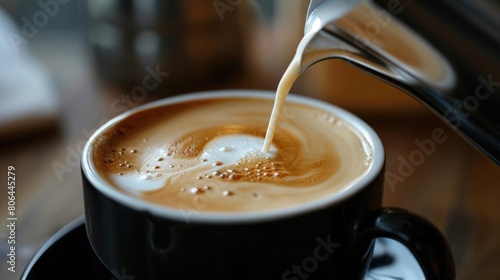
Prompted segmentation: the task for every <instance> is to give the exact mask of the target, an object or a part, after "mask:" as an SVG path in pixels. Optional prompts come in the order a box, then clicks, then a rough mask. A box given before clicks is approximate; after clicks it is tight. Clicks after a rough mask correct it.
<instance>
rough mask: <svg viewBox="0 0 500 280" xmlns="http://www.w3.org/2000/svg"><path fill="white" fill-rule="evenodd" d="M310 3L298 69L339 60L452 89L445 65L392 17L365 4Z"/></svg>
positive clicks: (412, 82)
mask: <svg viewBox="0 0 500 280" xmlns="http://www.w3.org/2000/svg"><path fill="white" fill-rule="evenodd" d="M313 2H314V3H316V6H313V5H314V3H311V4H312V5H311V6H310V9H309V12H308V16H307V18H306V25H305V36H304V41H306V42H303V46H302V47H303V52H302V58H301V66H302V69H303V70H305V69H306V68H308V67H310V66H311V65H313V64H314V63H316V62H319V61H322V60H324V59H329V58H340V59H344V60H347V61H349V62H351V63H353V64H356V65H358V66H360V67H362V68H365V69H368V70H370V71H373V72H375V73H377V74H378V75H379V76H380V77H381V78H382V79H384V78H385V79H390V80H396V81H399V82H401V83H404V84H407V85H416V84H425V85H426V86H430V87H434V88H437V89H440V90H446V89H448V88H452V87H453V85H454V83H455V79H456V77H455V74H454V72H453V68H452V67H451V66H450V64H449V63H448V61H447V60H446V59H445V58H444V57H443V56H442V55H441V54H440V53H439V52H438V51H437V50H436V49H434V48H433V46H431V45H430V44H428V43H427V42H426V40H425V39H424V38H422V37H421V36H420V35H419V34H417V33H416V32H414V31H413V30H411V29H410V28H407V27H406V26H405V24H404V23H402V22H401V21H399V20H398V18H396V17H395V15H394V14H392V13H390V12H389V11H387V10H385V9H382V8H381V7H380V6H378V5H377V4H374V3H373V2H372V1H369V0H354V1H333V0H330V1H313ZM332 11H335V12H332ZM396 11H397V10H396Z"/></svg>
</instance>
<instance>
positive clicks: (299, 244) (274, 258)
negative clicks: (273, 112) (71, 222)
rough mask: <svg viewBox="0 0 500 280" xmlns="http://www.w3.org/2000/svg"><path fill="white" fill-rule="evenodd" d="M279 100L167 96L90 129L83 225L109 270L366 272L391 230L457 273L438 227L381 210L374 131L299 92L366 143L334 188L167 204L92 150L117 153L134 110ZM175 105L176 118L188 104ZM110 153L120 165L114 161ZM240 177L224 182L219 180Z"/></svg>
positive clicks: (254, 274)
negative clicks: (365, 154) (121, 178)
mask: <svg viewBox="0 0 500 280" xmlns="http://www.w3.org/2000/svg"><path fill="white" fill-rule="evenodd" d="M273 97H274V93H273V92H263V91H255V90H231V91H212V92H200V93H193V94H187V95H183V96H179V97H172V98H167V99H164V100H160V101H156V102H153V103H150V104H147V105H144V106H142V107H138V108H135V109H133V110H131V111H129V112H126V113H124V114H122V115H120V116H118V117H116V118H114V119H113V120H111V121H110V122H108V123H107V124H105V125H103V126H102V127H101V128H100V129H99V130H97V131H96V132H95V133H94V135H93V136H92V137H91V138H90V139H89V141H88V143H87V145H86V146H85V148H84V151H83V156H82V179H83V190H84V200H85V221H86V222H85V224H86V229H87V234H88V237H89V241H90V243H91V245H92V248H93V249H94V251H95V253H96V255H97V256H98V258H99V259H100V261H101V262H102V263H103V264H104V265H105V266H106V267H107V268H108V270H109V271H112V272H113V273H115V275H116V276H117V277H122V275H121V273H122V272H124V271H125V272H126V274H127V275H130V276H134V277H136V278H135V279H290V280H292V279H293V280H296V279H363V277H364V275H365V273H366V271H367V269H368V267H369V265H370V261H371V258H372V253H373V245H374V240H375V238H377V237H389V238H393V239H396V240H398V241H400V242H402V243H403V244H404V245H405V246H407V247H408V249H409V250H410V251H411V252H412V253H413V254H414V255H415V257H416V259H417V260H418V262H419V263H420V265H421V267H422V269H423V271H424V274H425V275H426V278H427V279H454V277H455V269H454V263H453V258H452V255H451V252H450V249H449V246H448V244H447V242H446V240H445V239H444V238H443V236H442V235H441V234H440V232H439V230H438V229H437V228H435V227H434V226H433V225H432V224H431V223H429V222H428V221H426V220H425V219H423V218H422V217H419V216H417V215H414V214H411V213H408V212H407V211H405V210H403V209H395V208H383V207H382V194H383V174H384V149H383V146H382V143H381V141H380V139H379V137H378V136H377V134H376V133H375V132H374V131H373V130H372V129H371V128H370V127H369V126H368V125H367V124H366V123H364V122H363V121H362V120H361V119H359V118H358V117H356V116H354V115H352V114H350V113H349V112H346V111H345V110H343V109H341V108H338V107H336V106H333V105H331V104H327V103H324V102H320V101H318V100H314V99H311V98H306V97H302V96H297V95H291V96H289V97H288V99H287V102H288V103H289V104H300V106H306V107H309V108H312V109H314V110H316V111H318V110H319V111H322V112H327V113H328V114H331V115H333V116H335V118H338V119H340V120H342V122H343V123H344V124H345V125H347V126H349V127H350V128H351V129H352V130H353V131H355V132H356V134H357V135H358V137H361V138H362V139H363V141H366V144H367V145H368V147H370V149H369V150H370V152H369V153H370V159H369V163H368V164H367V163H366V162H365V163H363V162H360V163H359V165H363V164H365V165H366V168H364V169H363V171H362V172H361V173H359V174H358V175H356V176H355V179H352V180H348V181H346V182H344V183H341V184H342V186H332V188H334V189H335V190H332V191H330V192H328V191H326V192H322V193H321V195H320V196H314V195H311V197H310V198H307V199H298V200H295V201H297V202H295V203H292V204H289V203H288V204H284V205H283V206H277V207H263V209H262V210H259V207H254V208H251V209H252V210H248V211H246V210H244V209H243V210H238V211H232V210H228V209H225V210H221V211H217V210H213V209H204V208H200V209H197V208H185V207H175V205H174V206H172V205H171V204H167V205H162V204H161V203H160V204H158V203H156V202H154V201H149V200H146V199H144V196H143V195H142V194H141V192H136V191H130V184H128V185H127V188H124V189H121V188H120V186H118V187H117V186H116V183H115V182H114V181H113V180H110V179H109V178H108V177H107V176H106V175H105V174H107V173H106V172H108V171H109V170H111V169H109V168H106V167H105V166H103V165H102V164H100V163H99V162H97V161H98V159H101V158H102V155H100V156H98V157H97V158H98V159H96V156H95V155H96V153H98V152H102V151H105V152H106V151H108V152H109V153H111V150H113V151H114V152H117V151H116V150H115V149H111V148H109V146H110V145H111V144H110V143H112V141H110V142H109V143H108V142H107V141H109V135H114V134H112V133H110V132H111V131H113V130H115V129H116V128H117V127H120V125H123V124H124V123H125V124H126V123H127V121H128V120H130V119H133V118H135V117H136V116H138V115H141V114H143V115H144V114H145V115H148V112H153V111H154V110H159V109H161V108H163V107H165V108H167V107H168V108H182V107H183V106H185V105H186V104H189V103H193V102H195V103H199V102H208V101H209V102H211V103H218V102H225V101H224V100H227V99H239V100H249V101H252V102H255V101H259V102H260V101H262V104H266V103H271V104H272V100H273ZM263 106H264V105H263ZM233 109H234V108H233ZM228 110H229V109H228ZM242 110H243V111H244V109H243V108H242ZM314 110H313V111H314ZM174 111H175V110H174ZM175 112H176V113H172V114H173V115H172V116H170V117H177V114H181V113H182V112H184V110H179V113H177V111H175ZM218 113H219V114H224V109H220V111H219V112H218ZM269 114H270V112H269ZM155 115H156V114H155ZM304 117H305V116H304ZM299 118H300V116H299ZM227 120H228V122H229V123H231V118H227ZM208 121H209V120H207V122H208ZM174 122H175V121H174ZM199 122H201V123H203V120H200V121H199ZM147 125H149V124H147V123H144V127H147ZM311 125H312V124H311ZM285 129H286V128H285ZM172 133H174V132H173V131H172ZM167 134H168V133H167ZM106 147H108V148H109V149H106ZM309 147H312V149H314V148H315V145H309ZM106 159H107V162H112V163H115V162H114V160H115V159H116V158H114V157H113V158H106ZM110 159H111V160H110ZM117 164H118V163H117ZM353 166H355V165H353ZM350 168H354V167H350ZM143 171H144V170H139V169H138V170H137V172H138V173H140V172H143ZM144 172H146V171H144ZM147 172H149V171H147ZM329 172H334V171H329ZM335 172H336V171H335ZM180 173H182V171H181V172H180ZM103 174H104V175H103ZM120 174H121V172H120ZM356 174H357V173H356ZM327 175H328V174H327ZM327 177H328V176H327ZM221 178H222V177H221ZM164 184H165V185H166V186H165V188H175V187H176V186H169V185H168V183H164ZM236 184H239V182H231V181H226V182H224V185H223V186H224V188H231V187H233V186H234V187H236ZM256 184H257V188H258V187H259V186H258V184H259V183H256ZM118 185H119V184H118ZM282 188H283V187H282ZM181 189H182V188H179V191H181ZM220 191H224V190H222V189H221V190H220ZM314 191H316V189H313V192H314ZM319 191H323V190H322V189H321V190H320V189H318V192H319ZM284 193H285V194H286V196H290V194H289V193H286V191H284ZM238 194H240V192H239V190H238V189H236V191H235V197H236V196H237V195H238ZM284 196H285V195H284ZM213 197H215V199H217V197H216V196H215V195H214V196H213ZM274 199H276V200H279V199H280V198H279V197H278V198H274ZM263 201H265V200H263ZM252 203H253V202H252ZM266 203H267V202H266ZM265 205H267V204H265ZM278 205H280V204H279V203H278Z"/></svg>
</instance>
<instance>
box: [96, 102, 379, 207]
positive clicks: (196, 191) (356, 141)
mask: <svg viewBox="0 0 500 280" xmlns="http://www.w3.org/2000/svg"><path fill="white" fill-rule="evenodd" d="M201 98H202V97H201ZM272 107H273V100H272V99H264V98H252V97H237V96H235V97H220V98H209V99H193V100H188V101H183V102H180V103H174V104H167V105H162V106H159V107H154V108H149V109H145V110H142V111H139V112H137V113H135V114H133V115H131V116H128V117H127V118H125V119H123V120H121V121H120V122H118V123H116V124H115V125H114V126H112V127H110V128H109V129H108V130H107V131H106V132H104V133H103V134H101V135H100V136H99V137H98V138H96V140H95V141H94V143H93V145H92V158H93V162H94V165H95V167H96V169H97V171H98V172H99V173H100V175H101V176H102V177H103V178H105V180H106V181H108V182H109V183H110V184H111V185H112V186H113V187H115V188H117V189H118V190H121V191H123V192H125V193H128V194H129V195H132V196H136V197H139V198H141V199H143V200H146V201H149V202H152V203H155V204H159V205H163V206H168V207H172V208H177V209H182V210H188V211H208V212H253V211H265V210H269V209H277V208H285V207H290V206H295V205H298V204H302V203H305V202H309V201H313V200H316V199H320V198H322V197H325V196H329V195H332V194H335V193H338V192H341V191H343V190H345V189H346V188H348V186H349V185H350V184H351V183H353V182H354V181H356V180H358V179H359V178H360V177H361V176H362V175H363V174H364V173H365V172H366V171H367V169H368V168H369V166H370V165H371V163H372V148H371V147H370V146H369V144H368V142H367V140H366V139H364V138H363V137H362V136H361V135H360V134H359V133H358V132H356V131H355V130H354V129H353V128H352V127H351V126H350V125H349V124H348V123H345V122H344V120H342V119H339V118H338V117H337V116H335V115H333V114H332V113H330V112H328V111H324V110H323V109H319V108H314V107H312V106H311V105H307V104H298V103H294V102H288V101H287V104H286V105H285V107H284V110H283V113H282V115H281V117H280V119H279V125H278V126H277V129H276V131H275V136H274V139H273V142H272V146H271V148H270V151H269V152H266V153H264V152H262V150H261V147H262V145H263V143H264V136H265V133H266V127H267V124H268V121H269V113H270V112H271V110H272Z"/></svg>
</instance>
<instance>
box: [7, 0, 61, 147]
mask: <svg viewBox="0 0 500 280" xmlns="http://www.w3.org/2000/svg"><path fill="white" fill-rule="evenodd" d="M17 36H20V37H17ZM16 38H17V39H20V38H22V33H21V31H20V29H19V28H18V27H17V26H16V25H15V23H14V22H13V21H12V19H11V18H10V17H9V16H8V15H7V13H5V11H3V10H2V9H1V8H0V139H7V138H12V137H17V136H19V135H20V134H27V133H29V132H31V131H35V130H36V131H39V130H43V129H44V128H45V127H48V126H49V125H54V123H55V122H56V121H57V119H58V118H59V107H60V106H59V105H60V104H59V98H58V96H57V92H56V90H55V86H54V85H53V84H52V80H51V77H50V75H49V73H48V72H47V70H46V69H45V68H44V67H43V66H42V65H41V64H40V62H39V61H37V60H36V59H35V58H34V57H33V56H32V55H30V54H29V52H28V50H27V49H26V45H27V44H23V47H24V48H23V49H17V48H16V45H15V43H14V42H15V39H16ZM18 46H20V45H18Z"/></svg>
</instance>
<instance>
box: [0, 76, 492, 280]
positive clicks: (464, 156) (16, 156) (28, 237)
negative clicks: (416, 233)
mask: <svg viewBox="0 0 500 280" xmlns="http://www.w3.org/2000/svg"><path fill="white" fill-rule="evenodd" d="M91 73H92V70H91V68H83V69H82V71H81V72H80V73H78V75H76V76H75V77H74V79H73V81H72V82H71V83H68V84H66V85H65V87H62V88H61V100H62V103H63V112H62V118H61V123H60V127H59V129H58V130H51V131H49V132H47V133H45V134H37V135H32V136H30V137H28V138H23V139H18V140H16V141H13V142H12V141H11V142H9V143H5V144H2V145H1V147H0V154H1V157H0V167H1V168H2V172H0V173H1V176H0V178H1V179H0V180H1V182H3V183H2V185H3V186H5V182H6V180H7V179H6V170H7V166H9V165H12V166H14V167H15V168H16V177H17V187H16V190H17V194H16V195H17V196H16V201H17V206H18V208H17V217H18V222H17V227H16V233H17V236H16V238H17V244H18V245H17V251H16V254H17V268H18V270H17V271H18V272H16V273H15V274H13V273H10V272H7V271H6V267H7V265H6V261H5V260H6V250H7V247H6V243H5V241H6V239H5V237H6V234H7V233H6V229H5V226H4V225H3V224H4V223H5V221H6V215H7V214H6V211H5V206H6V205H7V199H6V195H5V194H6V189H5V187H4V188H2V190H1V192H2V194H1V195H0V206H1V207H2V208H1V209H2V210H1V211H0V221H2V222H1V223H2V226H1V227H0V228H1V230H0V240H1V242H0V246H1V250H0V252H1V255H0V279H18V278H19V276H20V273H21V271H22V268H23V267H24V266H25V265H26V264H27V262H28V260H29V259H30V258H31V256H32V255H33V254H34V253H35V252H36V250H37V249H38V248H39V247H40V246H41V245H42V243H43V242H44V241H45V240H47V238H48V237H49V236H51V235H52V234H53V233H54V232H56V231H57V230H58V229H60V228H61V227H63V226H64V225H65V224H67V223H68V222H70V221H71V220H73V219H75V218H77V217H78V216H80V215H82V213H83V200H82V190H81V185H80V180H81V176H80V171H79V162H78V161H79V153H80V151H81V147H82V145H83V143H84V142H85V140H86V139H87V138H88V136H89V135H90V133H91V132H92V131H93V130H95V129H96V128H97V127H98V126H99V124H100V123H101V122H103V121H105V120H106V119H107V118H109V117H111V116H113V115H116V114H117V113H119V112H117V111H116V110H111V109H110V108H112V107H111V106H112V103H113V101H116V100H118V98H120V95H121V92H119V91H116V90H113V89H110V88H107V87H100V86H99V84H98V83H97V82H96V81H95V79H94V78H93V77H92V74H91ZM254 74H255V73H254ZM256 75H257V74H256ZM256 80H261V81H263V80H264V78H263V77H262V76H259V75H257V76H254V77H253V79H250V78H249V77H248V76H246V77H243V78H240V79H237V80H234V81H232V82H229V83H227V84H225V85H219V86H220V87H221V88H222V87H224V88H237V87H240V88H251V87H253V88H266V89H273V88H274V86H275V84H276V82H277V81H276V75H275V76H274V77H273V78H272V79H270V80H267V81H266V82H262V83H255V81H256ZM215 87H217V86H215ZM298 90H301V89H297V92H298ZM389 98H390V97H389ZM412 106H414V105H412ZM416 106H420V105H416ZM354 110H355V111H356V108H354ZM417 111H418V112H416V113H409V114H402V113H401V112H398V113H391V112H390V111H386V112H382V113H376V112H370V113H363V111H362V110H360V111H358V112H356V113H359V114H360V115H361V117H362V118H363V119H365V120H366V121H367V122H368V123H369V124H370V125H372V126H373V127H374V129H375V130H376V131H377V132H378V133H379V135H380V137H381V138H382V141H383V142H384V145H385V148H386V154H387V172H391V173H392V174H396V175H398V174H399V175H400V178H399V180H395V181H391V182H386V187H385V198H384V204H385V205H386V206H397V207H403V208H406V209H408V210H410V211H413V212H415V213H418V214H420V215H422V216H424V217H426V218H427V219H429V220H430V221H431V222H432V223H434V224H435V225H436V226H437V227H438V228H439V229H440V230H441V231H442V232H443V233H444V235H445V236H446V238H447V239H448V241H449V243H450V245H451V248H452V251H453V255H454V257H455V261H456V267H457V273H458V276H459V279H500V266H499V265H498V263H499V261H500V211H499V205H500V203H499V200H500V168H499V167H498V166H495V165H494V164H493V163H492V162H490V161H489V160H488V159H486V158H485V157H484V156H483V155H481V154H480V153H479V152H477V151H476V150H474V149H473V148H472V147H471V146H470V145H468V144H467V143H466V142H465V141H464V140H463V139H462V138H460V137H459V136H457V135H456V134H455V132H453V131H452V130H451V129H449V128H448V127H446V126H445V125H444V123H442V122H441V121H439V120H438V119H437V118H436V117H435V116H433V115H432V114H431V113H429V112H427V111H426V110H417ZM435 129H442V130H443V133H445V135H446V136H447V139H446V141H445V142H444V143H436V144H435V147H434V150H433V151H432V153H429V154H428V155H426V156H425V158H423V159H422V162H419V164H418V165H414V166H413V167H414V168H413V169H414V170H413V171H411V172H409V173H411V174H407V173H405V174H401V172H400V171H398V168H399V167H400V165H401V164H402V162H403V161H404V160H409V157H410V156H411V154H412V152H414V151H416V150H417V149H419V148H418V146H417V145H416V144H415V141H423V140H424V139H426V138H429V137H431V135H432V131H433V130H435ZM9 277H10V278H9Z"/></svg>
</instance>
